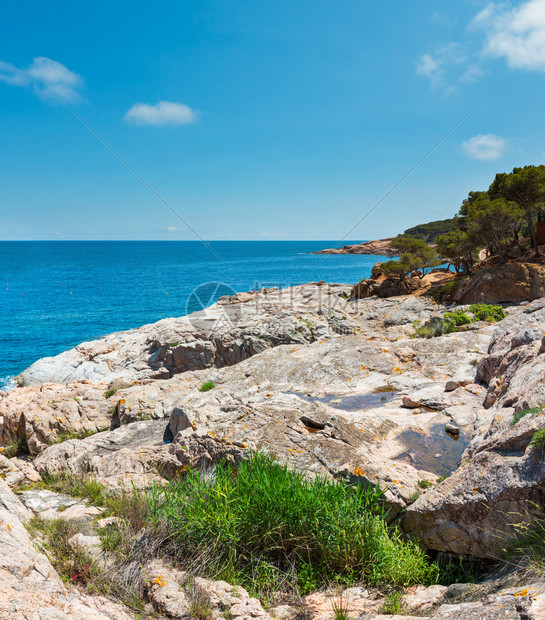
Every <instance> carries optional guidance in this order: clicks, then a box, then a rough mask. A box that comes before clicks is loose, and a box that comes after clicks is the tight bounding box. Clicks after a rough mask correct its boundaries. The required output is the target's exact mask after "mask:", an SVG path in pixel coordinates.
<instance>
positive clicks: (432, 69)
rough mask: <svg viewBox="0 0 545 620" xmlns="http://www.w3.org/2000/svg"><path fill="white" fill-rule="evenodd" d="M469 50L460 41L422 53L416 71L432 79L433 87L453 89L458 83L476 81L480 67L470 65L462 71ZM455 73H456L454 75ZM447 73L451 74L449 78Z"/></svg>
mask: <svg viewBox="0 0 545 620" xmlns="http://www.w3.org/2000/svg"><path fill="white" fill-rule="evenodd" d="M467 57H468V55H467V51H466V49H465V47H464V46H463V45H461V44H460V43H446V44H445V45H443V46H442V47H440V48H438V49H437V50H436V51H435V52H434V53H433V54H422V56H420V58H419V60H418V62H417V63H416V73H417V74H418V75H423V76H424V77H427V78H428V79H429V80H430V84H431V86H432V88H445V89H447V90H449V91H452V90H454V89H455V88H456V85H457V84H458V83H468V82H470V81H474V80H475V79H476V77H477V76H478V74H479V72H480V69H478V67H476V66H475V65H470V66H469V67H467V68H466V69H464V70H463V72H462V73H460V71H461V66H462V65H464V64H465V63H466V62H467ZM453 73H454V75H452V74H453ZM447 74H450V77H449V79H448V80H447Z"/></svg>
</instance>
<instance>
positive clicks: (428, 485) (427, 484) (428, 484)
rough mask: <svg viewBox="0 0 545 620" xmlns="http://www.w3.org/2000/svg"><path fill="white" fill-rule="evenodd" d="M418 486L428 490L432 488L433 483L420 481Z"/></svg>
mask: <svg viewBox="0 0 545 620" xmlns="http://www.w3.org/2000/svg"><path fill="white" fill-rule="evenodd" d="M418 486H419V487H420V488H421V489H427V488H428V487H431V482H430V481H429V480H419V481H418Z"/></svg>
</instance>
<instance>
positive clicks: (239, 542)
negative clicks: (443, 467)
mask: <svg viewBox="0 0 545 620" xmlns="http://www.w3.org/2000/svg"><path fill="white" fill-rule="evenodd" d="M147 501H148V507H149V511H150V519H151V522H152V523H154V524H155V525H156V526H160V525H161V524H166V526H167V528H168V531H169V532H170V537H171V539H172V540H173V541H174V542H175V544H176V547H177V549H178V551H179V553H180V554H181V555H182V556H183V555H185V556H187V557H194V556H195V553H197V554H199V553H200V554H202V556H203V557H205V558H206V561H205V562H202V565H203V566H204V567H205V571H206V572H207V573H208V574H210V575H214V576H215V578H220V579H225V580H226V581H228V582H229V583H239V584H241V585H243V586H244V587H247V588H249V589H250V590H251V591H253V592H260V593H261V592H262V591H263V590H264V589H268V590H270V589H276V590H278V589H280V586H283V587H284V588H287V589H290V588H291V589H293V588H294V587H295V589H297V590H298V591H301V589H305V590H307V591H309V590H312V589H315V588H316V587H319V586H320V585H322V584H325V583H328V582H338V583H346V584H350V583H352V584H353V583H356V582H358V581H360V580H366V581H368V582H370V583H376V584H379V583H388V584H393V585H398V586H405V585H411V584H417V583H432V582H434V581H435V579H436V578H437V576H438V569H437V566H436V565H435V564H434V563H430V561H429V560H428V558H427V556H426V555H425V553H424V552H423V551H422V550H421V549H420V548H419V546H418V545H417V544H416V543H415V542H412V541H407V540H405V539H404V538H403V537H402V535H401V534H400V533H399V532H398V531H397V530H395V529H392V530H390V529H389V528H388V526H387V524H386V522H385V520H384V518H383V516H384V506H383V500H382V493H381V492H380V491H376V490H374V489H373V490H371V489H363V488H362V487H356V488H355V489H354V488H353V487H351V486H350V485H349V484H348V483H346V482H342V481H331V480H328V479H326V478H324V477H320V476H316V477H313V478H310V477H307V476H306V475H305V474H303V473H300V472H296V471H294V470H291V469H289V468H288V467H287V466H282V465H280V464H278V463H276V462H275V461H274V459H273V458H272V457H269V456H266V455H263V454H254V455H252V456H251V457H250V458H249V459H248V460H247V461H243V462H242V463H240V465H238V466H237V467H235V466H233V465H227V464H221V465H217V466H215V467H214V468H213V469H212V470H209V471H208V472H197V471H189V472H188V473H187V475H186V477H185V478H183V479H180V480H176V481H171V482H170V483H169V484H168V485H166V486H161V487H159V486H156V487H153V488H152V489H151V491H150V492H149V493H148V494H147Z"/></svg>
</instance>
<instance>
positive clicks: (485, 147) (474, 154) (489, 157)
mask: <svg viewBox="0 0 545 620" xmlns="http://www.w3.org/2000/svg"><path fill="white" fill-rule="evenodd" d="M506 146H507V143H506V140H505V138H502V137H500V136H495V135H494V134H491V133H487V134H479V135H477V136H473V138H470V139H469V140H466V141H465V142H462V150H463V151H464V153H465V154H466V155H467V156H468V157H471V159H478V160H479V161H493V160H495V159H499V158H500V157H502V155H503V154H504V153H505V149H506Z"/></svg>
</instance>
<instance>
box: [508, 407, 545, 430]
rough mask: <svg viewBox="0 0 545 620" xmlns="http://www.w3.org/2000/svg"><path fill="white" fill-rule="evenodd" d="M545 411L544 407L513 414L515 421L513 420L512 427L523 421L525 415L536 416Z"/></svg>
mask: <svg viewBox="0 0 545 620" xmlns="http://www.w3.org/2000/svg"><path fill="white" fill-rule="evenodd" d="M542 410H543V407H532V409H524V411H519V412H518V413H514V414H513V419H512V420H511V426H514V425H515V424H516V423H517V422H519V421H520V420H522V418H523V417H524V416H525V415H528V414H530V415H535V414H536V413H539V412H540V411H542Z"/></svg>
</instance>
